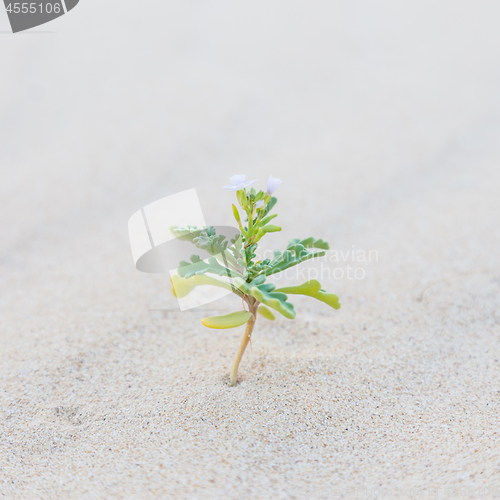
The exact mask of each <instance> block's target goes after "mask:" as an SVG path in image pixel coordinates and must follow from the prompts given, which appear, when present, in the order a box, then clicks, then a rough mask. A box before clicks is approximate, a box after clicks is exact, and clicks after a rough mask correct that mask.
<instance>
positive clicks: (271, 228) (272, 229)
mask: <svg viewBox="0 0 500 500" xmlns="http://www.w3.org/2000/svg"><path fill="white" fill-rule="evenodd" d="M260 230H261V231H262V232H263V233H276V232H278V231H281V227H280V226H275V225H273V224H268V225H267V226H264V227H261V228H260Z"/></svg>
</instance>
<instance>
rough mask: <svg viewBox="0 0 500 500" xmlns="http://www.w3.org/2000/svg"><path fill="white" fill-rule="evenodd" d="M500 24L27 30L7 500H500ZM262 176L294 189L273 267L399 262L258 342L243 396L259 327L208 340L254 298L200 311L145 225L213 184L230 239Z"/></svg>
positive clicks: (4, 410) (415, 10)
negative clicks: (293, 249)
mask: <svg viewBox="0 0 500 500" xmlns="http://www.w3.org/2000/svg"><path fill="white" fill-rule="evenodd" d="M0 10H1V9H0ZM1 15H2V16H4V13H2V14H1ZM499 15H500V12H499V10H498V7H497V6H496V4H495V2H486V1H479V2H472V1H469V2H456V1H454V2H451V1H443V2H439V4H438V5H436V3H435V2H418V3H415V2H414V3H413V5H410V4H408V3H401V2H390V1H383V2H377V3H373V2H361V3H359V2H347V1H345V2H326V1H325V2H312V3H304V2H286V3H285V2H279V3H278V2H252V3H251V4H247V5H246V6H243V4H242V3H238V2H236V3H235V2H229V1H227V2H203V3H201V2H176V3H171V2H161V5H160V2H149V3H148V2H142V3H140V2H135V3H134V2H131V1H130V0H126V1H125V0H124V1H121V2H119V3H118V2H115V3H113V5H111V4H105V3H103V2H89V1H86V0H82V2H81V5H78V6H77V7H76V8H75V9H74V10H73V11H72V12H71V13H69V14H68V15H67V16H64V17H62V18H61V19H59V20H57V21H55V22H53V23H52V24H50V25H46V26H42V27H40V28H39V29H37V30H35V31H56V33H55V34H50V33H49V34H32V35H28V34H19V35H16V36H8V35H0V41H1V46H0V67H1V70H0V71H1V72H0V165H1V168H2V177H1V182H0V203H1V207H2V209H1V211H0V230H1V233H0V241H1V252H0V255H1V259H0V290H1V292H0V352H1V365H0V372H1V374H0V375H1V379H0V380H1V382H0V388H1V390H0V494H1V495H3V496H2V498H4V497H5V498H9V499H10V498H13V499H14V498H15V499H23V500H24V499H49V498H50V499H51V498H68V499H69V498H71V499H75V498H78V499H80V498H81V499H87V498H88V499H90V498H92V499H94V498H106V499H109V498H128V499H149V498H151V499H153V498H155V499H156V498H165V499H184V498H190V499H191V498H193V499H252V500H253V499H269V498H273V499H292V498H297V499H299V498H300V499H333V498H379V499H384V500H385V499H405V498H415V499H417V498H418V499H421V498H433V499H434V498H446V499H455V498H468V499H474V498H500V451H499V450H500V426H499V420H500V418H499V395H500V392H499V391H500V383H499V382H500V381H499V368H500V346H499V334H500V328H499V321H500V313H499V306H500V294H499V292H500V260H499V248H500V231H499V227H500V196H499V192H500V171H499V165H500V140H499V136H500V118H499V117H500V93H499V88H500V63H499V59H498V47H499V43H500V32H499V31H498V16H499ZM2 29H3V30H7V29H8V24H7V19H6V17H5V16H4V17H0V30H2ZM241 172H246V173H248V174H249V175H251V176H252V177H256V178H259V179H261V180H265V179H266V178H267V176H268V175H269V173H272V174H273V175H274V176H278V177H281V178H282V179H283V180H284V184H283V186H282V187H280V189H279V191H278V192H277V194H279V205H278V207H277V208H279V218H278V219H277V222H279V223H280V224H282V225H283V227H284V229H285V230H284V231H283V232H282V233H280V234H276V235H272V236H269V238H268V241H269V248H271V247H277V248H283V246H284V245H285V244H286V241H287V238H289V237H297V236H300V237H306V236H309V235H314V236H317V237H323V238H325V239H328V240H329V241H330V243H331V244H332V247H333V248H335V249H339V250H343V251H344V252H345V251H347V250H349V249H352V245H354V246H355V249H364V250H370V249H372V250H376V251H377V252H378V257H379V258H378V261H377V262H370V263H357V264H356V263H355V264H352V263H351V265H353V266H355V267H362V268H363V269H364V270H365V273H366V276H365V278H364V279H362V280H356V279H351V280H349V279H346V278H344V279H338V280H335V279H325V280H324V286H325V287H326V288H328V289H329V290H331V291H335V292H336V293H338V294H339V296H340V298H341V302H342V309H341V310H340V311H333V310H331V309H329V308H328V307H327V306H325V305H324V304H321V303H316V302H315V301H313V300H312V299H308V298H296V299H294V300H293V301H292V302H293V303H294V304H295V307H296V309H297V310H298V319H296V320H295V321H293V322H290V321H288V320H285V319H279V320H278V321H276V322H275V323H274V324H271V323H266V322H265V321H264V320H262V319H261V320H259V321H258V323H257V326H256V330H255V333H254V337H253V341H252V346H251V349H249V350H248V351H247V353H246V354H245V357H244V359H243V362H242V365H241V368H240V381H241V382H240V383H239V384H238V385H237V386H236V387H234V388H230V387H229V386H228V375H227V374H228V370H229V366H230V363H231V361H232V358H233V356H234V354H235V352H236V349H237V347H238V344H239V341H240V336H241V334H242V328H239V329H236V330H228V331H211V330H208V329H206V328H204V327H203V326H202V325H201V324H200V319H201V318H202V317H203V316H205V315H211V314H217V313H213V312H212V311H211V310H209V309H211V308H212V309H220V310H226V311H230V310H231V309H232V308H238V307H239V302H238V300H236V299H233V298H228V299H223V300H221V301H219V302H217V303H215V304H213V306H210V308H209V307H208V306H207V308H206V310H205V311H203V310H197V311H195V312H184V313H180V312H176V307H177V304H176V301H175V299H174V298H173V297H172V296H170V294H169V293H168V287H167V283H166V279H165V278H164V277H162V276H157V275H146V274H142V273H139V272H138V271H136V270H135V269H134V267H133V263H132V258H131V254H130V249H129V244H128V235H127V220H128V217H129V216H130V215H131V214H132V213H134V212H135V211H136V210H138V209H139V208H141V207H142V206H144V205H146V204H148V203H150V202H152V201H154V200H156V199H158V198H161V197H162V196H166V195H168V194H173V193H176V192H178V191H181V190H184V189H189V188H192V187H196V188H197V189H198V190H199V193H200V199H201V202H202V205H203V207H204V210H206V219H207V220H208V221H210V222H213V223H218V224H222V223H230V222H231V212H230V203H232V202H233V197H232V195H231V194H230V193H227V192H222V191H221V190H220V186H221V185H223V184H226V183H227V181H228V178H229V176H230V175H232V174H234V173H241ZM324 264H325V265H326V263H324ZM347 264H348V263H345V262H341V263H331V262H330V263H329V264H328V269H330V270H332V269H335V268H336V267H340V268H342V269H344V270H345V267H346V265H347ZM306 267H307V266H306ZM316 268H318V267H316ZM162 308H164V309H169V311H167V312H164V311H159V310H158V309H162Z"/></svg>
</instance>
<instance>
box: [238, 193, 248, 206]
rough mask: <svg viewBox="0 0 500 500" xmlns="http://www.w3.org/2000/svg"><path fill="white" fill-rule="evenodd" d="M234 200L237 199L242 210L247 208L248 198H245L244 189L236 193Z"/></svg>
mask: <svg viewBox="0 0 500 500" xmlns="http://www.w3.org/2000/svg"><path fill="white" fill-rule="evenodd" d="M236 198H237V199H238V202H239V204H240V205H241V206H242V207H243V208H246V207H248V198H247V195H246V193H245V190H244V189H240V190H239V191H236Z"/></svg>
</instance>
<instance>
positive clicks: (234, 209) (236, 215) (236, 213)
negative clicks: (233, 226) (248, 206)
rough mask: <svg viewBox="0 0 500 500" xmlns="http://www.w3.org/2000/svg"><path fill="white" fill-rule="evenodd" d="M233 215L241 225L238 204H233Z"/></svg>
mask: <svg viewBox="0 0 500 500" xmlns="http://www.w3.org/2000/svg"><path fill="white" fill-rule="evenodd" d="M233 215H234V218H235V219H236V222H237V223H238V225H239V226H241V218H240V213H239V212H238V209H237V208H236V205H233Z"/></svg>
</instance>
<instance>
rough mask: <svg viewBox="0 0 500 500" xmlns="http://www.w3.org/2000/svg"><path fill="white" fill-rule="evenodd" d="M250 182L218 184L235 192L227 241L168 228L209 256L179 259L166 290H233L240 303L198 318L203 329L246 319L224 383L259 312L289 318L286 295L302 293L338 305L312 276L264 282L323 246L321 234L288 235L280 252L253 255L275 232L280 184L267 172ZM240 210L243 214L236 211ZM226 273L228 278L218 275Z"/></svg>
mask: <svg viewBox="0 0 500 500" xmlns="http://www.w3.org/2000/svg"><path fill="white" fill-rule="evenodd" d="M253 182H256V181H248V182H246V176H245V175H234V176H233V177H231V185H230V186H224V189H229V190H231V191H236V199H237V201H238V204H239V206H240V209H238V208H237V207H236V205H234V204H233V205H232V211H233V215H234V218H235V219H236V222H237V224H238V227H239V231H240V234H238V235H236V237H234V238H233V239H231V240H230V242H229V241H227V240H226V237H225V236H224V235H217V234H216V231H215V228H213V227H207V228H204V229H198V228H194V227H189V228H188V229H185V228H178V227H174V228H172V232H173V233H174V235H176V236H177V237H182V238H183V239H186V238H187V239H190V240H191V242H192V243H193V244H194V245H196V246H197V247H198V248H200V249H203V250H205V251H208V252H209V253H210V254H211V255H212V257H210V258H208V260H202V259H201V258H200V257H199V256H198V255H192V256H191V259H190V260H191V261H190V262H187V261H182V262H181V263H180V264H179V267H178V269H177V273H178V276H174V277H173V278H172V289H173V292H174V294H175V295H176V296H177V297H184V296H186V295H187V294H189V293H190V292H191V291H192V290H193V289H194V288H196V287H197V286H207V285H208V286H217V287H221V288H225V289H226V290H230V291H231V292H233V293H234V294H235V295H237V296H238V297H239V298H240V299H241V301H242V303H243V305H244V309H243V310H238V311H235V312H232V313H230V314H226V315H224V316H213V317H209V318H203V320H202V324H203V325H204V326H206V327H208V328H217V329H221V328H235V327H238V326H242V325H244V324H246V328H245V333H244V335H243V338H242V340H241V344H240V347H239V349H238V352H237V354H236V357H235V359H234V363H233V366H232V368H231V373H230V383H231V385H232V386H234V385H236V381H237V376H238V367H239V364H240V361H241V359H242V357H243V354H244V352H245V349H246V347H247V345H248V343H249V342H250V339H251V336H252V332H253V329H254V326H255V323H256V321H257V314H260V315H261V316H262V317H263V318H265V319H266V320H268V321H274V320H275V313H279V314H281V315H282V316H284V317H285V318H287V319H294V318H295V314H296V313H295V308H294V306H293V304H292V303H290V302H289V301H288V296H289V295H306V296H308V297H312V298H314V299H316V300H319V301H321V302H324V303H325V304H327V305H328V306H330V307H332V308H333V309H339V308H340V302H339V298H338V297H337V295H335V294H333V293H329V292H326V291H325V290H323V289H322V288H321V284H320V283H319V281H317V280H314V279H313V280H309V281H306V282H305V283H302V284H301V285H298V286H287V287H283V288H276V286H275V285H274V284H272V283H266V280H267V278H268V277H269V276H272V275H274V274H278V273H281V272H283V271H286V270H287V269H289V268H291V267H293V266H296V265H298V264H300V263H301V262H304V261H306V260H309V259H312V258H316V257H322V256H323V255H325V253H326V250H328V249H329V246H328V243H327V242H325V241H323V240H322V239H315V238H312V237H310V238H305V239H299V238H297V239H292V240H290V241H289V242H288V245H287V247H286V249H285V250H284V251H280V250H276V251H275V252H274V257H273V258H272V259H265V260H262V261H261V260H258V259H257V258H256V251H257V247H258V243H259V241H260V240H261V239H262V238H263V237H264V236H265V235H266V234H268V233H275V232H279V231H281V227H280V226H278V225H276V224H271V221H273V220H274V218H275V217H277V214H271V213H270V212H271V211H272V209H273V208H274V206H275V205H276V202H277V199H276V198H275V197H273V196H272V194H273V193H274V192H275V191H276V189H277V188H278V187H279V186H280V185H281V184H282V181H281V180H280V179H277V178H274V177H273V176H272V175H270V176H269V181H268V183H267V190H266V192H264V191H258V192H256V190H255V189H254V188H251V189H250V190H249V191H247V190H246V188H247V187H248V186H249V185H250V184H252V183H253ZM240 210H241V211H242V212H243V215H242V214H240ZM224 276H225V277H229V278H231V283H228V282H227V281H223V280H221V279H220V278H219V277H224Z"/></svg>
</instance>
